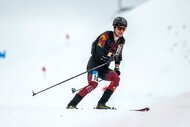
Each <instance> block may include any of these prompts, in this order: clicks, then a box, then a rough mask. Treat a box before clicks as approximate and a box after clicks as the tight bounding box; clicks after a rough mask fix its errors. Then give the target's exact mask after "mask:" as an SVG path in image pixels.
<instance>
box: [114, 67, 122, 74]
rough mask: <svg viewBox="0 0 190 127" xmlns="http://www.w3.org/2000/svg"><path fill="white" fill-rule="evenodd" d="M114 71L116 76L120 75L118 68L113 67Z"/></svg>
mask: <svg viewBox="0 0 190 127" xmlns="http://www.w3.org/2000/svg"><path fill="white" fill-rule="evenodd" d="M114 71H115V72H116V73H117V74H118V75H120V74H121V73H120V71H119V67H115V68H114Z"/></svg>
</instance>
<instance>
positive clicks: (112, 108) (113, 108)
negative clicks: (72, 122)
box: [93, 107, 117, 110]
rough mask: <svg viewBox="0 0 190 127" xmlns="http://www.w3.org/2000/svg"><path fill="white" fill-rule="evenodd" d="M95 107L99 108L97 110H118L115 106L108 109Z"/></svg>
mask: <svg viewBox="0 0 190 127" xmlns="http://www.w3.org/2000/svg"><path fill="white" fill-rule="evenodd" d="M93 109H97V110H117V109H116V108H115V107H111V108H107V109H99V108H96V107H94V108H93Z"/></svg>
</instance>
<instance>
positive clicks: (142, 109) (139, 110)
mask: <svg viewBox="0 0 190 127" xmlns="http://www.w3.org/2000/svg"><path fill="white" fill-rule="evenodd" d="M93 109H97V110H117V109H116V108H115V107H111V108H109V109H98V108H96V107H94V108H93ZM149 110H150V108H149V107H145V108H140V109H131V110H129V111H138V112H148V111H149Z"/></svg>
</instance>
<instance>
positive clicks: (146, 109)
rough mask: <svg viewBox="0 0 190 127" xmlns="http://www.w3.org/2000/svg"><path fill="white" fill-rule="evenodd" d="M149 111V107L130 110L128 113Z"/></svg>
mask: <svg viewBox="0 0 190 127" xmlns="http://www.w3.org/2000/svg"><path fill="white" fill-rule="evenodd" d="M149 110H150V108H149V107H145V108H141V109H132V110H130V111H139V112H148V111H149Z"/></svg>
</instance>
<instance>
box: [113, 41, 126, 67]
mask: <svg viewBox="0 0 190 127" xmlns="http://www.w3.org/2000/svg"><path fill="white" fill-rule="evenodd" d="M124 44H125V40H124V39H123V41H122V43H121V45H122V49H121V52H120V54H119V55H118V56H116V57H115V64H120V63H121V61H122V53H123V47H124Z"/></svg>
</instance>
